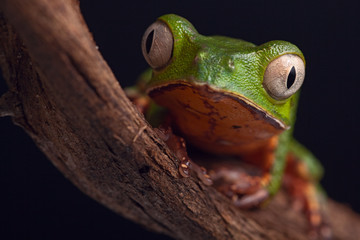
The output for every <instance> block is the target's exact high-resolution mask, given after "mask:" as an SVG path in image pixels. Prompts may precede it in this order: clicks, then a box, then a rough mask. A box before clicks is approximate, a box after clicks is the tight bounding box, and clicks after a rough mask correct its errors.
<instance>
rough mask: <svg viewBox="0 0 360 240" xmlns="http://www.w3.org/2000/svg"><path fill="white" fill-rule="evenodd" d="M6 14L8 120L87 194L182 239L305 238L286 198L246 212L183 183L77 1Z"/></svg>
mask: <svg viewBox="0 0 360 240" xmlns="http://www.w3.org/2000/svg"><path fill="white" fill-rule="evenodd" d="M0 7H1V11H2V12H3V14H4V15H5V17H6V20H5V19H4V18H3V17H2V18H1V19H0V36H1V41H0V43H1V47H0V49H1V62H0V63H1V67H2V70H3V74H4V76H5V78H6V80H7V83H8V86H9V91H8V93H6V94H5V95H3V96H2V97H1V98H0V116H6V115H10V116H12V118H13V121H14V123H15V124H18V125H20V126H21V127H22V128H23V129H24V130H25V131H26V132H27V133H28V134H29V135H30V136H31V137H32V138H33V139H34V141H35V142H36V144H37V145H38V146H39V148H40V149H41V150H42V151H43V152H44V153H45V154H46V155H47V157H48V158H49V159H50V160H51V161H52V162H53V164H54V165H55V166H56V167H57V168H58V169H59V170H60V171H61V172H62V173H63V174H64V175H65V176H66V177H67V178H69V179H70V180H71V181H72V182H73V183H74V184H75V185H76V186H77V187H78V188H79V189H80V190H81V191H83V192H84V193H86V194H87V195H88V196H90V197H92V198H93V199H95V200H97V201H99V202H100V203H102V204H103V205H105V206H107V207H108V208H110V209H112V210H113V211H115V212H117V213H119V214H121V215H123V216H125V217H126V218H128V219H131V220H132V221H135V222H137V223H139V224H142V225H143V226H146V227H147V228H148V229H151V230H153V231H157V232H161V233H164V234H167V235H169V236H171V237H173V238H176V239H278V240H281V239H307V235H306V233H307V226H306V221H305V219H304V217H303V216H302V215H301V214H299V213H297V212H294V211H293V210H292V209H291V208H290V206H289V203H288V201H287V198H286V196H284V195H283V194H280V195H279V196H277V197H276V198H275V199H274V201H272V203H271V204H270V205H269V206H268V207H267V208H265V209H263V210H260V211H255V212H248V211H241V210H239V209H236V208H235V207H234V206H233V205H232V204H231V203H230V201H229V200H228V199H226V198H225V197H223V196H222V195H220V194H219V193H218V192H216V191H215V190H214V189H213V188H212V187H207V186H204V185H203V184H202V183H201V182H199V181H198V180H197V179H193V178H181V177H180V176H179V173H178V168H177V164H178V160H177V159H175V158H174V155H173V154H172V153H171V152H170V151H169V150H168V148H167V147H166V145H165V144H164V143H163V142H162V141H161V140H159V138H158V137H157V136H156V134H155V133H154V131H153V129H152V128H151V127H150V126H149V125H148V124H147V122H146V121H145V120H144V119H143V116H142V115H141V114H139V113H138V112H137V111H136V110H135V108H134V107H133V106H132V104H131V103H130V102H129V100H128V99H127V98H126V96H125V95H124V92H123V91H122V89H121V87H120V85H119V84H118V82H117V81H116V79H115V77H114V75H113V74H112V72H111V70H110V68H109V67H108V65H107V64H106V62H105V61H104V60H103V58H102V56H101V54H100V53H99V51H98V50H97V49H96V45H95V43H94V41H93V39H92V37H91V34H90V33H89V31H88V29H87V27H86V24H85V22H84V20H83V18H82V16H81V13H80V10H79V5H78V2H77V1H74V0H53V1H47V0H27V1H23V0H3V1H1V2H0ZM7 21H8V23H9V24H11V26H10V25H9V24H8V23H7ZM14 29H15V30H14ZM329 218H330V223H331V225H332V226H333V230H334V235H335V239H358V238H359V237H360V228H359V226H360V225H359V224H360V218H359V216H357V215H356V214H355V213H353V212H352V211H351V210H350V209H348V208H347V207H345V206H342V205H340V204H338V203H335V202H332V201H330V203H329ZM119 235H120V233H119Z"/></svg>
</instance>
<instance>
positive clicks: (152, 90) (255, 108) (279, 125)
mask: <svg viewBox="0 0 360 240" xmlns="http://www.w3.org/2000/svg"><path fill="white" fill-rule="evenodd" d="M184 86H188V87H197V88H199V89H201V90H202V91H206V92H207V93H214V94H215V93H217V94H222V95H223V96H227V97H230V98H232V99H233V100H235V101H237V102H239V103H240V104H242V105H244V106H245V107H246V108H247V109H249V110H250V111H252V112H253V113H254V114H257V115H260V116H261V117H262V118H263V119H264V120H265V121H266V122H268V123H269V124H271V125H272V126H273V127H274V128H276V129H278V130H288V129H289V128H290V126H288V125H286V124H285V123H284V122H282V121H281V120H279V119H277V118H276V117H274V116H272V115H271V114H270V113H269V112H268V111H266V110H265V109H264V108H262V107H260V106H259V105H257V104H256V103H254V102H252V101H251V100H250V99H248V98H246V97H245V96H243V95H241V94H238V93H234V92H229V91H224V90H223V89H216V88H213V87H211V86H209V85H208V84H206V83H195V82H188V81H184V80H178V81H173V82H171V83H162V84H159V85H156V86H152V87H149V88H148V89H147V93H148V94H149V95H150V96H151V95H157V92H162V91H166V90H171V89H174V88H181V87H184ZM159 105H162V104H159Z"/></svg>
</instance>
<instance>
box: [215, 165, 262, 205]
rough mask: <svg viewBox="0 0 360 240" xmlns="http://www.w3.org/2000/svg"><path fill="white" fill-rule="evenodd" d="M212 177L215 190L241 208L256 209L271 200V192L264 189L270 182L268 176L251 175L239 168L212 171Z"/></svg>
mask: <svg viewBox="0 0 360 240" xmlns="http://www.w3.org/2000/svg"><path fill="white" fill-rule="evenodd" d="M210 176H211V179H212V180H213V181H214V186H215V188H216V189H217V190H218V191H219V192H221V193H223V194H224V195H225V196H227V197H229V198H230V199H231V200H232V201H233V203H234V204H235V206H237V207H239V208H242V209H251V208H256V207H259V206H261V204H262V203H263V202H264V201H265V200H266V199H268V198H269V192H268V190H266V189H265V187H264V186H265V185H266V183H267V182H268V180H267V178H268V177H267V176H256V175H255V176H254V175H250V174H248V173H247V172H246V171H244V170H243V169H239V168H221V169H218V170H217V171H214V170H212V171H210Z"/></svg>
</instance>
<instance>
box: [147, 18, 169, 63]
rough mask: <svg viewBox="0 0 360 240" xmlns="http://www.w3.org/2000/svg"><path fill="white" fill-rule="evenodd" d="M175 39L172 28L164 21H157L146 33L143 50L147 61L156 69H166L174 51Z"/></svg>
mask: <svg viewBox="0 0 360 240" xmlns="http://www.w3.org/2000/svg"><path fill="white" fill-rule="evenodd" d="M173 45H174V39H173V35H172V33H171V30H170V28H169V27H168V26H167V25H166V23H164V22H162V21H156V22H154V23H153V24H151V25H150V26H149V27H148V28H147V29H146V31H145V33H144V36H143V38H142V43H141V48H142V53H143V55H144V57H145V60H146V61H147V63H148V64H149V65H150V67H152V68H154V69H159V68H163V67H165V66H166V65H167V64H168V63H169V61H170V59H171V57H172V51H173Z"/></svg>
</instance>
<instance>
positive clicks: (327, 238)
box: [309, 223, 333, 240]
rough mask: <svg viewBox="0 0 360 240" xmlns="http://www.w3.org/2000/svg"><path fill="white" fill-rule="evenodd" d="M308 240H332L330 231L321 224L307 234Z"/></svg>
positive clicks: (326, 226) (329, 228)
mask: <svg viewBox="0 0 360 240" xmlns="http://www.w3.org/2000/svg"><path fill="white" fill-rule="evenodd" d="M309 239H311V240H332V239H333V237H332V230H331V227H330V226H329V225H327V224H325V223H324V224H322V225H320V226H318V227H314V228H312V229H311V230H310V232H309Z"/></svg>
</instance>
